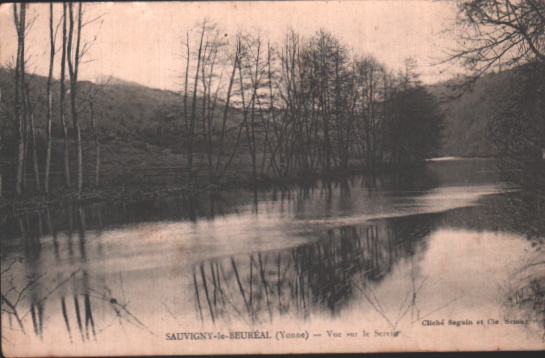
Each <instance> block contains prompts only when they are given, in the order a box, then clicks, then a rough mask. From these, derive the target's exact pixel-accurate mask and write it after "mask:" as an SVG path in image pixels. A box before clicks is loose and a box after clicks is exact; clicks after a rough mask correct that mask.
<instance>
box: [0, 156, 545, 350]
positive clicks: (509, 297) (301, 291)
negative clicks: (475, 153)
mask: <svg viewBox="0 0 545 358" xmlns="http://www.w3.org/2000/svg"><path fill="white" fill-rule="evenodd" d="M516 193H517V188H516V187H512V186H510V185H507V184H506V183H504V182H502V180H501V176H500V175H499V174H498V173H497V171H496V169H495V165H494V162H493V161H491V160H486V159H459V158H448V160H436V161H430V162H428V163H426V165H425V167H424V168H422V169H420V170H418V171H415V173H411V174H405V175H393V174H391V175H387V176H381V177H374V178H371V177H365V176H354V177H351V178H348V179H345V180H337V181H328V182H325V181H317V182H315V183H312V184H309V185H308V186H294V187H292V188H284V189H276V190H266V191H261V192H258V193H251V192H246V191H243V190H238V191H236V190H235V191H230V192H227V193H222V194H210V195H206V196H204V197H199V198H192V199H191V200H190V199H188V198H184V197H172V198H168V199H157V200H150V201H146V202H140V203H133V204H126V203H119V204H111V203H94V204H90V205H85V206H72V207H70V206H66V207H61V208H52V209H49V210H41V211H39V212H34V213H28V214H25V215H19V216H10V217H6V218H4V221H3V223H2V226H1V227H0V229H1V232H2V234H1V241H0V244H1V255H2V256H1V258H2V295H3V305H2V332H3V333H2V339H3V346H4V349H8V350H9V349H10V347H11V345H13V347H17V348H16V349H18V350H17V351H16V353H21V354H32V352H42V353H43V350H41V349H42V348H43V347H42V345H47V346H48V352H50V353H51V354H60V353H64V354H81V353H82V352H85V353H88V354H89V352H91V353H93V354H130V353H131V352H132V353H137V354H145V353H146V352H149V353H172V352H178V353H180V352H188V351H187V350H186V349H187V347H185V348H184V345H183V344H182V343H179V342H170V341H168V340H167V338H166V337H168V336H169V335H170V334H171V333H172V334H174V333H176V332H189V331H191V332H193V331H199V332H202V331H207V330H209V331H215V332H216V331H222V332H223V331H225V332H229V331H233V330H239V331H244V330H249V329H259V330H264V331H270V332H272V334H273V335H274V334H275V332H279V331H286V332H307V334H309V333H308V332H310V335H311V336H312V338H311V339H310V340H304V339H303V340H300V341H297V342H296V344H294V345H289V346H285V345H275V346H274V347H271V346H269V347H268V348H267V351H268V352H274V351H278V352H285V351H286V350H287V351H293V352H297V351H307V352H308V351H320V350H321V349H323V346H321V345H323V344H330V343H320V342H325V341H320V339H325V337H327V335H328V334H329V333H328V332H327V331H328V330H331V329H334V330H335V329H336V330H340V331H342V332H343V334H344V333H346V332H348V331H354V332H359V335H363V336H365V333H363V332H362V331H367V332H371V334H372V335H377V334H378V336H379V337H380V334H384V335H385V336H388V337H390V338H389V339H388V340H386V339H384V340H381V339H380V338H379V339H373V340H371V339H369V340H367V341H362V339H365V338H359V339H352V340H349V339H346V340H344V341H342V345H338V346H335V345H333V346H331V348H330V351H336V350H343V351H361V350H371V351H372V350H381V349H387V350H404V349H409V350H418V347H420V346H421V345H425V346H426V349H428V350H429V349H434V348H435V349H439V350H449V349H456V347H459V346H460V345H463V346H464V348H465V349H494V347H495V346H496V345H497V344H499V343H501V344H502V346H503V347H507V348H511V349H517V348H518V349H525V348H543V346H544V332H545V331H544V321H543V318H544V313H543V300H542V299H541V301H540V300H539V297H538V295H539V294H540V292H541V291H540V290H543V289H544V288H545V279H544V278H545V273H544V262H543V253H542V252H541V251H539V249H536V244H535V242H534V241H533V240H532V238H535V237H536V235H537V237H539V236H540V235H541V237H543V235H544V233H543V232H539V231H538V232H537V234H536V232H533V233H531V232H529V230H526V229H527V228H528V227H529V226H528V225H526V224H525V223H524V222H521V221H520V215H519V216H517V215H516V213H517V212H518V208H517V207H515V206H513V197H514V196H516ZM536 285H537V286H536ZM536 287H537V288H536ZM532 290H533V291H532ZM480 321H482V322H480ZM375 331H377V332H378V333H375ZM392 336H393V337H396V338H395V339H393V338H391V337H392ZM497 337H502V338H501V341H499V340H498V338H497ZM506 337H508V338H506ZM15 342H18V344H15ZM21 342H29V343H32V344H31V345H28V346H26V345H25V346H24V348H23V345H22V344H21ZM53 342H55V344H53V345H52V343H53ZM240 342H241V344H242V345H243V346H244V347H245V348H244V349H246V351H248V352H252V351H254V352H259V351H260V350H262V349H263V346H261V345H260V344H262V342H260V341H258V340H255V341H249V340H247V341H240ZM363 342H365V343H363ZM288 343H289V342H288ZM195 344H201V345H205V344H207V343H206V342H196V343H195ZM208 344H209V343H208ZM362 344H363V345H364V346H362ZM40 347H42V348H40ZM201 347H202V349H204V350H205V351H206V350H207V348H206V347H207V346H201ZM208 347H209V349H208V351H209V352H210V353H214V352H220V351H221V352H226V350H227V351H228V350H233V351H236V349H237V347H236V346H234V345H233V342H230V343H229V342H223V343H220V344H217V345H210V344H209V346H208ZM282 347H283V348H282ZM321 347H322V348H321ZM335 347H337V348H335ZM362 347H364V348H362ZM14 349H15V348H14Z"/></svg>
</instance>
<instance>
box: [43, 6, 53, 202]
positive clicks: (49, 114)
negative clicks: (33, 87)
mask: <svg viewBox="0 0 545 358" xmlns="http://www.w3.org/2000/svg"><path fill="white" fill-rule="evenodd" d="M49 49H50V51H49V73H48V76H47V150H46V153H45V178H44V191H45V192H46V193H49V172H50V168H51V144H52V143H51V142H52V138H51V125H52V121H53V93H52V91H51V82H52V79H53V64H54V61H55V32H54V30H53V3H49Z"/></svg>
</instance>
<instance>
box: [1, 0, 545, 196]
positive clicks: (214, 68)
mask: <svg viewBox="0 0 545 358" xmlns="http://www.w3.org/2000/svg"><path fill="white" fill-rule="evenodd" d="M30 6H32V5H29V4H17V5H14V6H13V24H14V26H15V29H16V34H17V53H16V54H15V56H14V61H13V63H8V64H3V67H2V68H0V81H1V82H0V83H1V96H0V113H1V117H2V123H1V128H2V135H1V143H0V144H1V148H0V153H1V157H0V158H1V165H2V188H1V192H2V194H3V197H8V198H18V197H32V196H36V195H42V196H43V195H45V196H46V197H51V196H55V195H58V194H59V193H61V194H62V195H65V194H67V193H70V195H71V196H72V197H74V198H79V197H81V195H82V194H83V193H85V192H94V193H95V194H96V193H98V192H97V190H96V189H100V188H102V189H104V188H114V187H120V186H122V187H123V189H125V187H126V186H129V185H132V186H136V187H143V186H145V185H147V184H152V185H153V186H155V187H157V186H159V187H161V186H162V187H164V186H165V185H169V186H183V187H185V188H191V187H195V186H208V187H212V188H218V187H222V186H226V185H239V186H241V185H242V186H246V187H257V186H258V185H260V184H262V183H274V182H276V181H282V182H285V181H290V180H306V179H311V178H320V177H324V176H336V175H346V174H349V173H353V172H361V173H376V172H380V171H385V170H404V169H407V168H414V167H415V166H418V164H419V163H422V162H423V161H424V160H425V159H428V158H432V157H434V156H437V155H451V154H453V153H454V154H460V153H461V154H462V155H483V154H484V155H494V156H499V157H509V158H514V159H515V161H516V162H517V163H519V162H520V163H521V162H525V163H529V164H528V165H533V164H534V162H535V160H540V159H541V158H542V152H543V147H545V144H544V143H543V138H544V137H545V136H544V135H543V133H544V132H545V130H544V128H545V124H544V123H543V122H544V121H543V113H544V111H543V99H542V98H543V96H541V95H540V93H542V90H543V82H544V81H543V76H544V75H543V73H544V71H543V48H542V46H543V32H542V31H541V30H543V27H544V26H545V25H544V21H543V13H544V11H543V9H544V6H543V3H542V2H541V1H530V2H528V3H527V4H526V3H513V2H511V1H475V0H474V1H462V2H460V3H459V5H458V7H459V17H460V21H459V26H460V29H462V30H463V31H464V32H463V34H465V35H460V41H461V42H462V43H463V44H464V47H462V48H461V49H460V48H455V49H453V50H452V53H451V54H450V56H449V57H448V58H447V59H446V60H445V61H448V62H451V63H461V64H462V65H463V66H464V67H465V68H466V69H467V71H468V72H467V73H468V74H469V75H467V76H465V77H464V78H463V79H462V80H460V79H457V80H452V81H447V82H446V83H442V84H438V85H435V86H434V85H432V86H429V85H427V86H426V85H423V84H422V83H421V81H420V80H419V73H418V64H417V63H416V62H415V61H414V60H413V59H411V58H408V59H406V61H405V68H404V69H403V70H397V71H395V70H391V69H389V68H387V66H385V65H384V64H383V63H381V62H380V60H379V59H377V58H375V57H374V56H373V55H372V54H365V53H358V52H357V51H355V50H354V49H351V48H348V47H347V46H346V45H345V44H344V43H343V41H342V40H341V39H339V38H338V37H336V36H335V34H334V33H331V32H329V31H327V30H324V29H318V30H317V31H316V32H315V33H314V34H313V35H310V36H303V35H301V34H298V33H297V32H295V31H293V30H292V31H287V32H286V34H285V35H284V38H283V40H282V41H281V42H280V43H272V42H271V41H270V40H268V39H267V38H266V37H265V36H263V35H261V34H259V33H257V34H256V33H250V32H247V33H243V32H239V33H236V34H235V35H230V36H227V34H226V33H224V32H223V31H222V28H221V24H217V23H213V22H211V21H210V20H207V19H203V20H202V21H200V22H199V23H197V24H195V26H194V27H193V28H192V29H191V31H187V32H186V33H183V34H181V38H183V39H184V41H182V43H181V44H179V46H180V48H178V49H177V50H179V51H181V52H182V53H183V54H184V56H183V59H182V60H181V62H182V63H180V68H181V69H182V70H181V71H180V72H179V73H178V74H177V76H178V77H179V78H180V79H181V81H180V86H179V87H180V88H179V90H178V91H161V90H156V89H151V88H146V87H144V86H141V85H138V84H135V83H129V82H125V81H122V80H117V79H116V78H114V77H110V78H106V79H102V80H101V81H96V82H95V83H93V82H89V81H81V80H80V79H79V77H78V74H79V71H80V66H82V65H83V66H84V65H85V57H86V55H87V54H88V51H89V49H90V48H91V47H92V46H93V42H92V41H91V42H88V41H86V40H85V36H84V33H85V31H86V26H87V25H89V24H92V23H93V22H94V21H96V20H97V19H93V18H87V17H86V12H85V7H86V6H87V5H85V4H83V3H68V4H50V5H49V19H48V20H49V21H48V24H49V26H48V27H49V28H48V29H37V28H33V27H32V26H31V25H32V19H31V20H29V19H27V15H26V14H27V10H28V7H30ZM38 30H40V31H48V34H49V43H48V44H44V45H45V46H46V48H45V50H46V51H45V52H44V53H45V54H46V55H47V56H48V58H49V73H48V76H47V78H44V77H42V76H38V75H35V74H33V73H31V71H30V70H29V68H30V66H29V64H28V56H27V55H26V52H25V51H26V47H28V46H29V45H28V44H27V43H25V38H26V36H27V32H28V31H38ZM476 34H478V35H479V36H477V35H476ZM82 39H83V40H82ZM94 41H100V38H98V39H94ZM59 58H60V61H59ZM56 64H58V65H57V66H60V68H55V66H56ZM498 69H499V71H500V72H502V73H499V74H498V76H499V75H501V76H500V77H501V78H503V79H502V80H490V79H487V78H489V77H490V76H491V75H490V72H491V71H498ZM56 72H58V73H59V74H60V78H55V77H54V73H56ZM504 73H505V74H506V75H504ZM487 83H488V84H487ZM490 83H492V84H490ZM483 88H484V89H483ZM520 114H522V115H520ZM465 136H469V138H470V140H466V139H465V138H460V137H465ZM445 148H446V149H445ZM471 148H473V149H471ZM528 158H530V159H528ZM527 159H528V160H527ZM51 193H57V194H51Z"/></svg>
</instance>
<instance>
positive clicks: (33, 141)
mask: <svg viewBox="0 0 545 358" xmlns="http://www.w3.org/2000/svg"><path fill="white" fill-rule="evenodd" d="M25 103H26V112H27V116H28V120H27V122H28V124H29V130H30V132H29V134H30V145H31V148H32V168H33V169H34V184H35V186H36V191H37V192H38V191H40V189H41V185H40V168H39V165H38V148H37V141H36V124H35V123H34V110H33V108H32V103H31V102H30V88H29V86H28V84H26V85H25Z"/></svg>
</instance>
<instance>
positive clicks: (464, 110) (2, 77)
mask: <svg viewBox="0 0 545 358" xmlns="http://www.w3.org/2000/svg"><path fill="white" fill-rule="evenodd" d="M513 78H516V75H515V74H514V73H513V72H505V73H501V74H490V75H487V76H484V77H483V78H482V79H480V80H479V81H477V83H476V84H475V86H474V87H473V89H472V90H471V91H466V92H464V93H463V94H462V95H461V96H459V97H456V98H452V97H453V95H454V94H455V93H456V92H455V89H454V88H453V87H455V84H456V82H455V81H454V80H452V81H447V82H444V83H440V84H436V85H432V86H428V88H427V89H428V91H429V92H430V93H432V94H433V95H434V96H435V97H436V98H437V100H438V101H439V103H440V106H441V109H442V111H443V113H444V114H445V122H446V123H445V130H444V138H443V146H442V151H441V154H442V155H445V156H489V155H494V150H493V146H492V144H491V143H490V140H489V138H488V135H487V133H488V128H487V123H488V119H489V118H490V116H491V115H492V114H493V113H494V98H497V97H496V96H498V95H499V94H500V93H499V92H501V91H507V90H508V87H509V86H507V83H508V82H509V81H511V80H513ZM29 79H30V81H29V82H30V88H31V94H32V97H33V98H36V99H37V100H36V103H34V104H33V106H34V113H35V120H36V125H37V128H38V133H39V138H38V141H39V143H40V145H41V147H42V148H45V128H46V118H45V113H46V103H45V100H44V99H45V97H46V96H45V87H46V78H44V77H42V76H29ZM97 82H98V83H105V82H107V85H105V86H103V85H101V84H95V83H92V82H88V81H84V82H82V83H81V97H80V98H81V99H82V101H81V108H80V120H81V127H82V131H83V138H84V153H85V156H86V158H85V159H86V160H85V161H84V162H85V165H86V168H85V172H86V173H87V174H86V175H92V173H93V165H94V151H93V149H92V146H93V142H92V135H91V123H90V111H89V105H88V102H87V101H86V99H88V98H89V97H93V96H94V98H95V99H94V105H93V108H94V112H95V118H96V120H97V125H98V128H99V130H98V132H99V138H100V143H101V151H102V155H101V157H102V172H103V175H104V177H105V178H107V177H112V178H113V177H115V176H116V175H119V174H120V173H123V171H128V172H131V171H132V172H134V169H139V168H150V167H183V166H184V165H185V163H186V160H185V158H184V155H183V154H182V153H184V145H185V143H187V141H186V140H185V137H184V136H185V134H184V133H185V131H184V128H183V127H184V123H183V121H182V120H181V118H182V117H181V113H182V109H183V107H182V103H183V101H182V97H181V96H180V95H179V94H177V93H175V92H172V91H165V90H159V89H153V88H148V87H145V86H142V85H139V84H135V83H130V82H127V81H123V80H117V79H115V78H109V79H105V78H102V79H100V80H99V81H97ZM12 84H13V76H12V74H11V73H9V72H8V71H6V70H5V69H1V68H0V89H2V95H3V98H2V102H1V106H0V113H1V115H2V123H1V124H0V126H1V128H2V132H3V134H2V137H3V138H4V146H3V149H2V156H1V158H0V159H2V163H3V164H2V166H3V167H4V169H3V170H5V171H8V170H12V169H10V167H11V166H13V164H14V158H15V157H16V154H15V152H14V150H15V146H14V145H13V144H14V143H11V145H10V143H9V142H8V141H9V139H8V140H6V138H13V137H14V136H13V135H10V133H9V132H10V130H13V127H12V126H11V124H12V123H8V122H9V121H8V120H7V118H10V117H12V114H11V113H10V111H11V110H12V106H10V105H6V104H9V103H12V101H13V98H11V97H12V96H13V91H12V90H10V89H12V88H13V86H12ZM53 89H54V98H55V99H56V98H58V90H59V84H58V82H57V81H55V83H54V86H53ZM201 106H202V101H201V99H200V98H198V99H197V108H200V107H201ZM221 110H222V106H221V104H220V105H218V107H217V111H221ZM231 113H232V116H231V118H230V121H231V123H233V121H234V122H239V121H240V115H238V114H237V113H236V110H235V109H233V110H232V111H231ZM214 117H217V118H221V115H218V116H214ZM67 120H68V122H70V116H69V115H68V116H67ZM233 126H234V125H233V124H232V125H231V127H233ZM69 127H71V125H70V126H69ZM53 137H54V146H53V156H52V158H53V163H52V168H53V169H52V171H53V172H54V176H53V178H55V175H56V178H57V180H62V162H61V161H62V148H63V140H62V138H63V137H62V129H61V126H60V123H59V121H58V116H57V114H56V113H55V118H54V121H53ZM229 140H231V141H232V140H233V138H230V137H229V136H228V137H227V141H229ZM194 145H195V150H196V151H197V152H199V151H200V152H204V150H199V146H200V143H199V142H198V139H196V142H195V143H194ZM44 152H45V151H40V153H39V155H41V156H42V157H43V156H44V155H45V154H44ZM72 152H73V151H72ZM72 155H74V153H72ZM224 155H228V153H227V152H226V153H225V154H224ZM42 159H43V158H42ZM246 159H248V158H244V157H241V158H239V160H237V161H235V162H234V163H233V164H234V166H233V168H232V170H233V173H236V174H237V175H238V174H240V173H241V171H243V170H244V163H243V162H244V161H245V160H246ZM202 160H203V158H200V160H199V159H197V161H198V162H199V161H201V162H202ZM74 163H75V158H73V160H72V164H74ZM246 169H247V168H246ZM28 175H31V173H30V170H29V173H28Z"/></svg>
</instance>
